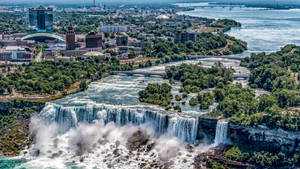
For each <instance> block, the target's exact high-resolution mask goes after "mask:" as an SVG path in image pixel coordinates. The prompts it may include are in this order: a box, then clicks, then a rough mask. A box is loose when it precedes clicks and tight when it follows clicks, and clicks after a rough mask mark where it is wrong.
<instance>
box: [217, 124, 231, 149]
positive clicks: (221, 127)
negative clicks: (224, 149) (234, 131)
mask: <svg viewBox="0 0 300 169" xmlns="http://www.w3.org/2000/svg"><path fill="white" fill-rule="evenodd" d="M227 130H228V122H227V121H224V120H219V121H218V123H217V127H216V136H215V141H214V146H218V145H220V144H225V143H227V132H228V131H227Z"/></svg>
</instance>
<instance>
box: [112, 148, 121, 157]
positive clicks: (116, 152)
mask: <svg viewBox="0 0 300 169" xmlns="http://www.w3.org/2000/svg"><path fill="white" fill-rule="evenodd" d="M113 154H114V155H115V156H117V157H119V156H120V153H119V150H118V149H114V151H113Z"/></svg>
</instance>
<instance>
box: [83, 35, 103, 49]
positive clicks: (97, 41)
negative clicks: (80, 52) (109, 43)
mask: <svg viewBox="0 0 300 169" xmlns="http://www.w3.org/2000/svg"><path fill="white" fill-rule="evenodd" d="M85 43H86V48H101V47H102V36H101V35H99V34H96V33H95V32H91V33H89V34H88V35H86V37H85Z"/></svg>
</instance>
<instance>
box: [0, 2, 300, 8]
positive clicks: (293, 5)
mask: <svg viewBox="0 0 300 169" xmlns="http://www.w3.org/2000/svg"><path fill="white" fill-rule="evenodd" d="M197 2H218V3H228V4H229V3H230V4H238V5H252V6H262V7H274V6H277V7H278V6H279V7H289V8H299V7H300V0H296V1H295V0H263V1H262V0H96V3H97V4H100V3H103V4H106V5H113V4H129V5H133V4H137V5H138V4H139V5H140V4H146V5H151V4H153V5H154V4H173V3H197ZM92 3H93V0H63V1H62V0H0V5H4V6H9V5H25V6H28V5H31V6H38V5H69V4H72V5H81V4H86V5H91V4H92Z"/></svg>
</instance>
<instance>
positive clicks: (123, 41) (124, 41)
mask: <svg viewBox="0 0 300 169" xmlns="http://www.w3.org/2000/svg"><path fill="white" fill-rule="evenodd" d="M117 45H118V46H127V45H128V36H118V37H117Z"/></svg>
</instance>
